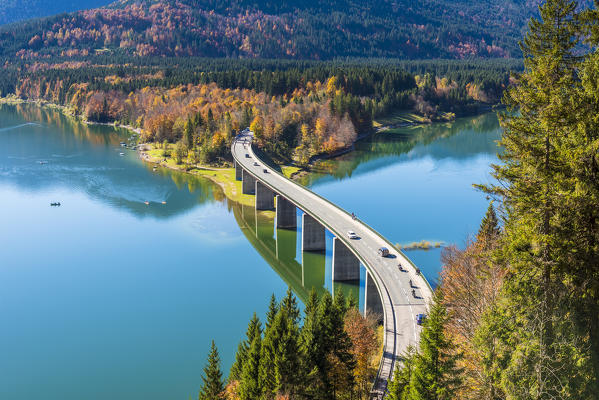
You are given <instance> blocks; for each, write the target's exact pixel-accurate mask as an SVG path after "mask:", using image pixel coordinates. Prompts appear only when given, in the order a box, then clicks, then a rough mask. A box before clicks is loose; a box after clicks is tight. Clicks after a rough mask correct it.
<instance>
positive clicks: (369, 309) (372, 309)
mask: <svg viewBox="0 0 599 400" xmlns="http://www.w3.org/2000/svg"><path fill="white" fill-rule="evenodd" d="M365 286H366V293H365V296H364V299H365V304H364V314H366V313H369V314H373V315H375V316H376V317H377V318H378V319H379V321H382V320H383V303H382V302H381V296H379V291H378V290H377V288H376V283H374V279H372V276H371V275H370V272H366V285H365Z"/></svg>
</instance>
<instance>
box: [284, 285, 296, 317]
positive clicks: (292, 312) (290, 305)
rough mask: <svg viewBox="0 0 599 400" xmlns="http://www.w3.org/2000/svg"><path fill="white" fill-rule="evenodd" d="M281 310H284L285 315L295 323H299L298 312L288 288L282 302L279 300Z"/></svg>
mask: <svg viewBox="0 0 599 400" xmlns="http://www.w3.org/2000/svg"><path fill="white" fill-rule="evenodd" d="M281 308H284V309H285V310H286V311H287V314H288V315H289V317H290V318H291V319H292V320H293V321H294V322H295V323H299V320H300V310H299V307H298V305H297V300H296V299H295V296H294V295H293V292H292V291H291V288H290V287H288V288H287V293H286V294H285V297H284V298H283V300H281Z"/></svg>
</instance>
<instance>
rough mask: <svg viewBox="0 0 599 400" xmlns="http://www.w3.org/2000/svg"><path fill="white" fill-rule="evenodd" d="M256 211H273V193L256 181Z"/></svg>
mask: <svg viewBox="0 0 599 400" xmlns="http://www.w3.org/2000/svg"><path fill="white" fill-rule="evenodd" d="M255 192H256V210H274V208H275V192H273V191H272V190H271V189H270V188H269V187H268V186H266V185H265V184H263V183H262V182H260V181H258V180H256V189H255Z"/></svg>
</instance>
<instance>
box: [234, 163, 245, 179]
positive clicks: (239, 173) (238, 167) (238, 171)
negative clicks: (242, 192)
mask: <svg viewBox="0 0 599 400" xmlns="http://www.w3.org/2000/svg"><path fill="white" fill-rule="evenodd" d="M242 179H243V168H242V167H241V165H239V163H238V162H237V161H235V180H236V181H240V180H242Z"/></svg>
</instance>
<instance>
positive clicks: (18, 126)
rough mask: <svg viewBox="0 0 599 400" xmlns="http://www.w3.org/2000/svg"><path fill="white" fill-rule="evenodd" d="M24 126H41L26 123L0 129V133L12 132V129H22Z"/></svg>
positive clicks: (34, 123)
mask: <svg viewBox="0 0 599 400" xmlns="http://www.w3.org/2000/svg"><path fill="white" fill-rule="evenodd" d="M25 126H41V125H40V124H38V123H36V122H27V123H25V124H19V125H15V126H8V127H6V128H0V132H5V131H12V130H14V129H19V128H23V127H25Z"/></svg>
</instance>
